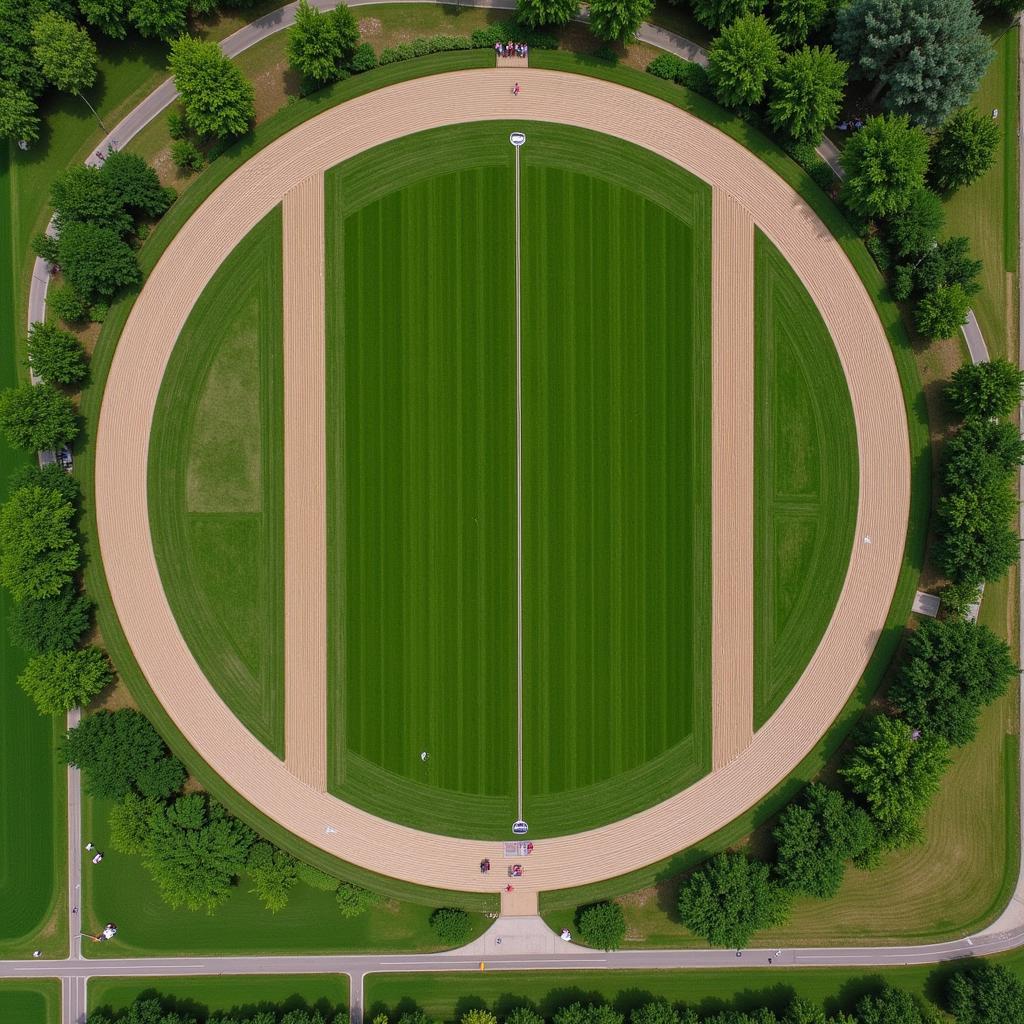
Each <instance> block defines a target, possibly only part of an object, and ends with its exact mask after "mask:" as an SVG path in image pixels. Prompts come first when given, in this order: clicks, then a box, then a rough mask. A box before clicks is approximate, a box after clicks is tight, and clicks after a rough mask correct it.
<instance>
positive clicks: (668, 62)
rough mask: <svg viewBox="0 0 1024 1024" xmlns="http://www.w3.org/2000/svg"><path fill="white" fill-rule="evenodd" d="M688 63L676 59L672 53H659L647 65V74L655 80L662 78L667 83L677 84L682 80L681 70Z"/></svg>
mask: <svg viewBox="0 0 1024 1024" xmlns="http://www.w3.org/2000/svg"><path fill="white" fill-rule="evenodd" d="M688 63H689V61H685V60H683V58H682V57H677V56H676V55H675V54H674V53H659V54H658V56H657V57H655V58H654V60H652V61H651V62H650V64H648V65H647V73H648V74H649V75H654V76H655V77H656V78H664V79H665V80H666V81H667V82H679V81H680V79H681V78H682V72H683V69H684V68H685V67H686V65H687V64H688Z"/></svg>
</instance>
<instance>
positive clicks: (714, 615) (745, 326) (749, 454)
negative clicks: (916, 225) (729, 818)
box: [711, 188, 754, 769]
mask: <svg viewBox="0 0 1024 1024" xmlns="http://www.w3.org/2000/svg"><path fill="white" fill-rule="evenodd" d="M711 200H712V202H711V555H712V558H711V763H712V768H713V769H718V768H723V767H724V766H725V765H727V764H728V763H729V762H730V761H731V760H732V759H733V758H734V757H736V755H737V754H738V753H739V752H740V751H741V750H742V749H743V748H744V747H745V746H747V744H748V743H750V740H751V738H752V737H753V734H754V220H753V217H752V216H751V213H750V211H749V210H747V209H746V208H745V207H744V206H742V205H741V204H740V203H739V202H737V200H736V199H734V198H733V196H732V195H730V194H729V193H728V192H726V191H725V190H724V189H721V188H716V189H715V190H714V192H713V193H712V197H711Z"/></svg>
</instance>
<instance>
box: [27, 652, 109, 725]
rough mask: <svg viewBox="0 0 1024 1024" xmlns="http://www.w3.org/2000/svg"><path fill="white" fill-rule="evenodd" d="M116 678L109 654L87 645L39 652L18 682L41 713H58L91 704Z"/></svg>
mask: <svg viewBox="0 0 1024 1024" xmlns="http://www.w3.org/2000/svg"><path fill="white" fill-rule="evenodd" d="M113 678H114V671H113V669H112V668H111V667H110V662H109V661H108V660H107V656H106V654H105V653H104V652H103V651H102V650H100V648H99V647H83V648H82V649H81V650H77V651H50V652H49V653H47V654H39V655H37V656H36V657H34V658H32V660H31V661H29V663H28V664H27V665H26V666H25V670H24V671H23V672H22V673H21V675H20V676H19V677H18V685H19V686H20V687H21V688H22V689H23V690H24V691H25V692H26V693H27V694H28V695H29V696H30V697H31V698H32V700H33V701H34V702H35V705H36V708H37V709H38V711H39V713H40V714H41V715H58V714H64V713H66V712H68V711H70V710H71V709H72V708H77V707H81V706H82V705H84V704H88V703H89V701H91V700H92V699H93V697H95V696H96V695H97V694H98V693H99V692H100V691H101V690H103V689H104V687H106V686H107V685H109V684H110V683H111V682H112V681H113Z"/></svg>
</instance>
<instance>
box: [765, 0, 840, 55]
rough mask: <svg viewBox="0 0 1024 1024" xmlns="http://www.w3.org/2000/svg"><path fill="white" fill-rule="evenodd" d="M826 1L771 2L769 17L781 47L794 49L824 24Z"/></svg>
mask: <svg viewBox="0 0 1024 1024" xmlns="http://www.w3.org/2000/svg"><path fill="white" fill-rule="evenodd" d="M828 11H829V3H828V0H772V5H771V11H770V17H771V21H772V25H773V26H774V27H775V34H776V35H777V36H778V37H779V39H780V41H781V42H782V45H783V46H785V47H787V48H789V49H795V48H796V47H797V46H800V45H801V44H802V43H805V42H806V41H807V39H808V37H809V36H810V34H811V33H812V32H814V31H816V30H817V29H819V28H821V26H822V25H823V24H824V23H825V18H826V17H827V15H828Z"/></svg>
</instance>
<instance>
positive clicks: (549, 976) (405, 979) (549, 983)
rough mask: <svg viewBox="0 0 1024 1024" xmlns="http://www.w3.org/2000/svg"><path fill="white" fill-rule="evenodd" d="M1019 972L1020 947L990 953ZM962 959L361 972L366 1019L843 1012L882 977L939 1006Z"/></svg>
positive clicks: (1022, 962)
mask: <svg viewBox="0 0 1024 1024" xmlns="http://www.w3.org/2000/svg"><path fill="white" fill-rule="evenodd" d="M993 959H994V960H995V961H996V962H997V963H1002V964H1004V965H1005V966H1006V967H1008V968H1009V969H1010V970H1012V971H1013V972H1014V973H1015V974H1016V975H1017V976H1018V977H1020V978H1024V953H1020V952H1017V953H1011V954H1008V955H1006V956H1001V957H994V958H993ZM962 967H963V964H962V963H960V964H957V963H949V964H941V965H939V966H938V967H935V966H932V965H923V966H919V967H886V968H880V969H877V970H866V969H864V968H841V967H836V968H832V967H805V968H801V969H799V970H794V969H787V968H785V967H768V966H767V964H766V965H765V966H764V967H761V968H739V969H736V970H708V971H699V970H687V971H666V970H663V971H579V972H575V973H573V972H571V971H535V972H529V971H516V972H515V973H514V974H513V973H504V974H503V973H501V972H500V971H488V972H487V973H484V974H480V973H477V974H470V973H468V972H467V973H465V974H391V975H386V974H371V975H368V976H367V978H366V987H365V990H364V992H365V998H364V1006H365V1007H366V1016H367V1019H370V1018H372V1016H373V1015H374V1014H375V1013H378V1012H380V1011H384V1012H388V1011H391V1012H392V1013H393V1012H394V1011H395V1009H396V1007H398V1006H399V1005H401V1009H402V1011H405V1010H408V1009H410V1008H412V1007H414V1006H415V1007H418V1008H420V1009H422V1010H424V1011H425V1012H426V1013H427V1014H429V1015H430V1016H432V1017H435V1018H437V1019H438V1020H441V1021H445V1022H447V1021H452V1022H455V1021H458V1020H459V1019H460V1018H461V1016H462V1014H463V1013H465V1012H466V1011H467V1010H470V1009H473V1008H477V1007H486V1008H487V1009H489V1010H492V1011H494V1012H496V1013H497V1014H498V1015H499V1017H503V1016H504V1015H506V1014H507V1013H508V1012H509V1011H510V1010H512V1009H513V1008H514V1007H516V1006H523V1005H532V1006H535V1007H536V1008H537V1009H538V1010H539V1012H540V1013H541V1014H543V1016H544V1017H546V1018H547V1019H549V1020H550V1019H551V1016H552V1015H553V1014H554V1013H555V1012H556V1011H557V1010H558V1009H559V1008H560V1007H563V1006H566V1005H568V1004H569V1003H573V1002H577V1001H579V1002H588V1001H597V1000H603V1001H605V1002H607V1003H609V1004H610V1005H612V1006H614V1007H615V1009H616V1010H618V1011H619V1012H621V1013H625V1014H626V1015H627V1019H628V1014H629V1012H630V1011H631V1010H632V1009H634V1008H635V1007H637V1006H641V1005H643V1004H644V1003H645V1002H648V1001H649V1000H650V999H652V998H664V999H667V1000H668V1001H669V1002H670V1003H672V1004H674V1005H682V1006H687V1007H692V1008H693V1009H696V1010H697V1011H698V1012H700V1013H702V1014H710V1013H717V1012H719V1011H721V1010H731V1009H736V1010H741V1011H750V1010H754V1009H757V1008H758V1007H761V1006H767V1007H769V1008H770V1009H773V1010H776V1011H782V1010H784V1009H785V1007H786V1006H787V1005H788V1004H789V1003H790V1002H791V1001H792V999H793V998H794V997H795V996H801V997H802V998H804V999H809V1000H811V1001H813V1002H815V1003H818V1004H820V1005H823V1006H824V1007H825V1009H826V1010H827V1012H828V1013H830V1014H834V1013H838V1012H840V1011H846V1012H849V1011H851V1010H852V1009H853V1006H854V1004H855V1003H856V1002H857V1000H858V999H859V998H860V997H861V996H862V995H864V994H866V993H870V992H876V991H878V989H879V988H880V987H881V986H882V984H883V983H886V982H887V983H888V984H890V985H895V986H897V987H899V988H902V989H905V990H907V991H908V992H912V993H913V994H915V995H917V996H919V997H921V998H922V999H923V1000H926V1001H927V1002H930V1003H933V1004H935V1005H936V1006H938V1007H941V1006H942V1005H943V1001H944V997H943V991H944V989H945V985H946V982H947V979H948V978H949V976H950V975H951V974H953V973H954V972H956V971H957V970H960V969H961V968H962Z"/></svg>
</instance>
